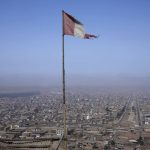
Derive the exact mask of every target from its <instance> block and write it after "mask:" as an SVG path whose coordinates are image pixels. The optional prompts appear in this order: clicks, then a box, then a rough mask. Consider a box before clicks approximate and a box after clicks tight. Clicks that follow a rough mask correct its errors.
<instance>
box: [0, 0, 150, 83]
mask: <svg viewBox="0 0 150 150" xmlns="http://www.w3.org/2000/svg"><path fill="white" fill-rule="evenodd" d="M62 9H64V10H65V11H66V12H68V13H70V14H72V15H73V16H75V17H76V18H77V19H78V20H79V21H81V22H82V23H83V24H84V26H85V29H86V31H87V33H91V34H96V35H100V37H99V39H94V40H83V39H79V38H74V37H71V36H65V56H66V58H65V61H66V64H65V65H66V76H67V82H68V84H69V83H77V84H78V83H81V84H82V82H83V84H84V83H87V82H89V83H93V84H95V83H96V84H101V81H102V80H107V83H108V82H109V81H110V82H114V83H115V82H117V81H119V82H121V81H125V82H127V81H129V82H130V81H133V80H134V82H136V81H138V80H139V79H140V80H141V82H142V81H144V82H147V81H149V79H150V1H149V0H124V1H121V0H74V1H73V0H62V1H59V0H0V82H1V86H8V85H10V86H11V85H15V84H19V85H24V84H25V85H30V84H32V85H35V86H36V85H40V84H42V85H50V84H51V83H52V84H59V83H60V82H59V81H61V73H62V70H61V69H62V66H61V54H62V53H61V52H62V51H61V34H62V15H61V11H62ZM128 79H129V80H128ZM56 81H57V82H56ZM97 81H99V82H97Z"/></svg>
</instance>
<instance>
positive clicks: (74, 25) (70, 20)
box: [63, 11, 97, 39]
mask: <svg viewBox="0 0 150 150" xmlns="http://www.w3.org/2000/svg"><path fill="white" fill-rule="evenodd" d="M63 34H64V35H72V36H75V37H79V38H83V39H90V38H97V36H95V35H91V34H86V33H85V31H84V26H83V24H82V23H81V22H80V21H78V20H77V19H75V18H74V17H72V16H71V15H69V14H68V13H66V12H64V11H63Z"/></svg>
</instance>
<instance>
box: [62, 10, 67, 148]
mask: <svg viewBox="0 0 150 150" xmlns="http://www.w3.org/2000/svg"><path fill="white" fill-rule="evenodd" d="M64 58H65V55H64V11H62V83H63V106H64V141H65V150H67V128H66V93H65V61H64V60H65V59H64Z"/></svg>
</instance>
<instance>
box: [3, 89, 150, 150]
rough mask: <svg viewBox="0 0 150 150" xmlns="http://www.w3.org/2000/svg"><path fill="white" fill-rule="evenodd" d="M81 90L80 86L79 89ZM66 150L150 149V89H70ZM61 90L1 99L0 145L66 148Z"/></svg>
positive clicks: (29, 147)
mask: <svg viewBox="0 0 150 150" xmlns="http://www.w3.org/2000/svg"><path fill="white" fill-rule="evenodd" d="M81 91H82V90H81ZM66 99H67V130H68V131H67V147H68V150H73V149H76V150H77V149H78V150H84V149H85V150H101V149H104V150H107V149H110V150H111V149H112V150H113V149H125V150H133V149H136V150H140V149H141V150H142V149H144V150H148V149H150V94H149V90H146V89H144V90H119V89H118V90H117V89H116V90H114V89H113V90H108V89H103V90H102V89H101V90H100V91H98V90H97V92H91V91H90V90H89V91H88V90H87V91H82V92H79V91H78V92H77V91H76V92H73V91H70V92H67V98H66ZM62 106H63V105H62V94H61V92H60V91H59V90H58V91H57V90H54V91H52V90H51V92H40V93H26V94H24V95H23V96H21V94H20V95H17V94H16V95H13V96H12V95H9V96H6V95H5V96H4V95H3V96H1V98H0V107H1V109H0V147H1V148H2V149H25V148H26V149H43V150H44V149H45V150H46V149H51V150H53V149H60V150H61V149H62V150H63V149H64V144H63V140H62V137H63V133H64V128H63V126H64V120H63V111H64V110H63V107H62Z"/></svg>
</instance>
